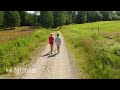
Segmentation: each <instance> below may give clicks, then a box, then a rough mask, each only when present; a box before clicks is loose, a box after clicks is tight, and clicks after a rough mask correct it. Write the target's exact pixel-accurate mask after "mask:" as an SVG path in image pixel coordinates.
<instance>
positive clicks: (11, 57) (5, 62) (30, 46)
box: [0, 29, 51, 74]
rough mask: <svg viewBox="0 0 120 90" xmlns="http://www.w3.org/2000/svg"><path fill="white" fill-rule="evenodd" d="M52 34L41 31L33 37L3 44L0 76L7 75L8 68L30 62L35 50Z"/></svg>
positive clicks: (0, 46)
mask: <svg viewBox="0 0 120 90" xmlns="http://www.w3.org/2000/svg"><path fill="white" fill-rule="evenodd" d="M50 32H51V31H50V30H46V29H41V30H37V31H36V32H34V33H32V34H31V35H28V36H25V37H22V38H17V39H16V40H12V41H9V42H6V43H4V44H1V45H0V74H3V73H6V68H10V67H14V66H16V65H17V64H18V63H21V62H23V61H24V60H25V59H27V60H29V59H30V57H31V54H32V52H33V50H34V49H35V48H36V47H38V46H39V45H42V44H43V43H44V42H45V41H46V40H47V38H48V35H49V33H50Z"/></svg>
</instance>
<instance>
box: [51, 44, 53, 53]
mask: <svg viewBox="0 0 120 90" xmlns="http://www.w3.org/2000/svg"><path fill="white" fill-rule="evenodd" d="M50 48H51V53H52V51H53V45H52V44H50Z"/></svg>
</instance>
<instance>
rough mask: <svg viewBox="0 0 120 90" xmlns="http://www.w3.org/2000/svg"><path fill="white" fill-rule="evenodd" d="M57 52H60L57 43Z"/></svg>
mask: <svg viewBox="0 0 120 90" xmlns="http://www.w3.org/2000/svg"><path fill="white" fill-rule="evenodd" d="M57 52H58V53H59V52H60V46H59V45H57Z"/></svg>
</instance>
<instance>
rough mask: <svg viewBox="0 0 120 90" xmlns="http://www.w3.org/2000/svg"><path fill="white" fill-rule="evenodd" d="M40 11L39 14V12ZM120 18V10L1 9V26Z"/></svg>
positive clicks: (43, 24) (60, 24)
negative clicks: (31, 10) (31, 11)
mask: <svg viewBox="0 0 120 90" xmlns="http://www.w3.org/2000/svg"><path fill="white" fill-rule="evenodd" d="M38 13H39V14H38ZM110 20H120V11H37V12H36V11H35V12H34V14H31V13H28V12H26V11H0V28H1V29H2V28H3V29H5V28H10V29H13V28H15V27H16V26H43V27H45V28H57V27H58V26H63V25H68V24H72V23H75V24H82V23H87V22H96V21H110Z"/></svg>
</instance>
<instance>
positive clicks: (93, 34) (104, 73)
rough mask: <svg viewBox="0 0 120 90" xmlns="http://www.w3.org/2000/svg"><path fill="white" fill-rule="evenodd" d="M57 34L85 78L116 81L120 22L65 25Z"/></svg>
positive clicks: (119, 59)
mask: <svg viewBox="0 0 120 90" xmlns="http://www.w3.org/2000/svg"><path fill="white" fill-rule="evenodd" d="M98 26H99V29H100V33H99V34H98V32H97V28H98ZM91 28H94V30H93V31H92V29H91ZM61 32H62V34H63V35H64V37H65V40H66V42H67V44H68V46H69V48H72V49H71V51H72V52H73V53H74V54H75V57H76V62H78V65H80V68H81V69H82V70H83V72H84V73H86V76H85V77H86V78H95V79H96V78H97V79H109V78H110V79H112V78H120V21H104V22H94V23H85V24H77V25H67V26H64V27H62V29H61ZM73 49H74V50H73Z"/></svg>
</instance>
